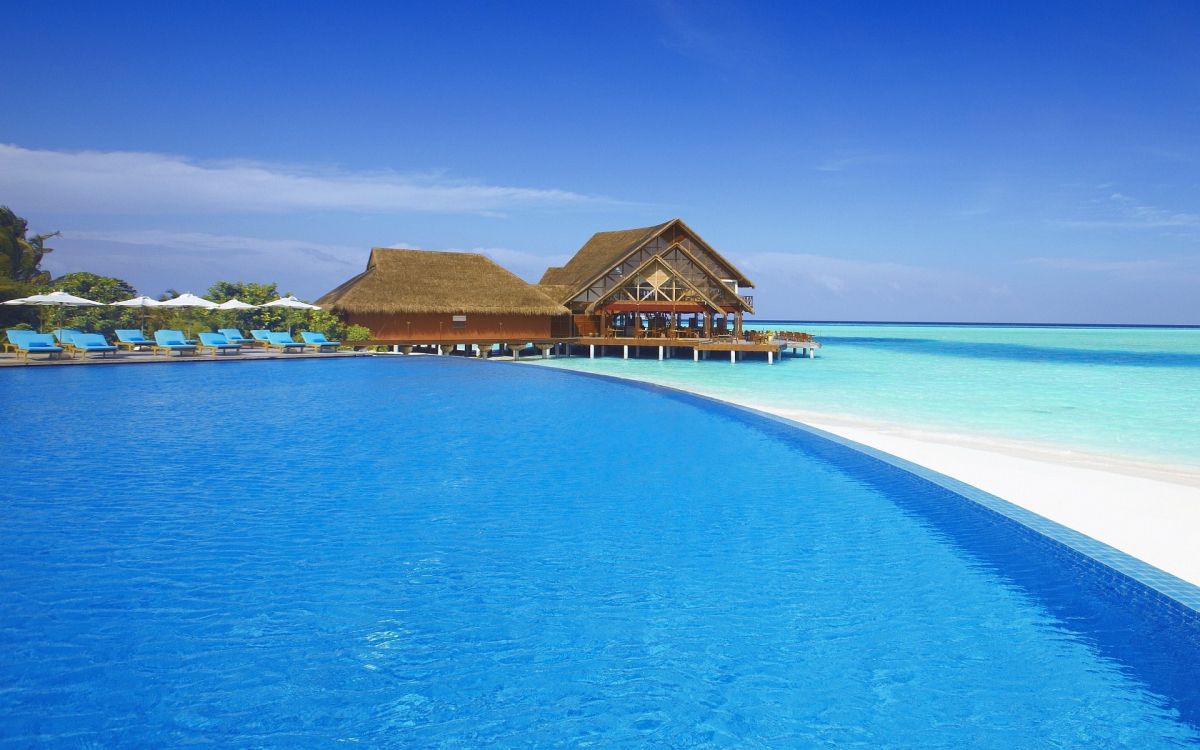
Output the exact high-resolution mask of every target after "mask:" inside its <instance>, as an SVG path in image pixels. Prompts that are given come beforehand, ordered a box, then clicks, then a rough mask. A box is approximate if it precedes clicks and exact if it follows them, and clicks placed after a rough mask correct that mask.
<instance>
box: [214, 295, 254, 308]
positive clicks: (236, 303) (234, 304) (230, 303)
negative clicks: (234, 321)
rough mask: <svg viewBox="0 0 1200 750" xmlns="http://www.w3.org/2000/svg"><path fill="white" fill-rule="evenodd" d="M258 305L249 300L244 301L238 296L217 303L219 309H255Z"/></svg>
mask: <svg viewBox="0 0 1200 750" xmlns="http://www.w3.org/2000/svg"><path fill="white" fill-rule="evenodd" d="M257 307H258V305H252V304H250V303H249V302H242V301H241V300H240V299H238V298H237V297H234V298H233V299H231V300H227V301H225V302H222V303H221V304H219V305H217V309H218V310H254V309H255V308H257Z"/></svg>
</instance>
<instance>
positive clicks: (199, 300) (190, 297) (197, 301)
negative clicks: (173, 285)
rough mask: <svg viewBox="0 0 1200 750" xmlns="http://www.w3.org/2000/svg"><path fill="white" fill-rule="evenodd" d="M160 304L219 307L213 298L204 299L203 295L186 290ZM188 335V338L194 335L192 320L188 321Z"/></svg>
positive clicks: (207, 308)
mask: <svg viewBox="0 0 1200 750" xmlns="http://www.w3.org/2000/svg"><path fill="white" fill-rule="evenodd" d="M158 306H159V307H198V308H200V309H202V310H215V309H217V303H216V302H213V301H212V300H207V299H204V298H203V297H197V296H196V295H194V294H192V293H191V292H185V293H183V294H181V295H179V296H178V297H175V298H174V299H169V300H164V301H163V302H160V303H159V305H158ZM187 335H188V338H191V336H192V324H191V321H190V320H189V321H188V330H187Z"/></svg>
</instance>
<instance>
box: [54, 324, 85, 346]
mask: <svg viewBox="0 0 1200 750" xmlns="http://www.w3.org/2000/svg"><path fill="white" fill-rule="evenodd" d="M53 333H54V340H55V341H57V342H58V345H59V346H61V347H63V348H64V349H74V348H75V341H74V338H75V334H77V333H83V331H81V330H79V329H78V328H55V329H54V331H53Z"/></svg>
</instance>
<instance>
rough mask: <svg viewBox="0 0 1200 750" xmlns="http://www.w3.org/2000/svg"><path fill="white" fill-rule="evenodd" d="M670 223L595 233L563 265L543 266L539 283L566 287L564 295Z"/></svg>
mask: <svg viewBox="0 0 1200 750" xmlns="http://www.w3.org/2000/svg"><path fill="white" fill-rule="evenodd" d="M672 221H673V220H672ZM670 223H671V222H670V221H666V222H663V223H662V224H659V225H657V226H653V227H642V228H640V229H618V230H617V231H615V232H596V233H595V234H593V235H592V238H591V239H590V240H588V241H587V242H586V243H584V245H583V247H581V248H579V252H577V253H575V257H573V258H571V260H569V261H567V264H566V265H565V266H561V267H555V268H547V269H546V273H544V274H542V280H541V282H540V284H541V285H543V286H562V287H568V288H569V289H570V292H568V296H570V295H572V294H574V293H575V292H576V291H577V290H578V289H579V288H580V287H581V286H583V285H584V284H586V283H588V282H589V281H591V280H592V279H594V278H596V277H597V276H599V275H600V274H602V273H604V272H605V271H607V270H608V269H609V268H612V267H613V266H615V265H616V264H617V261H619V260H621V258H624V257H625V256H626V255H628V254H629V253H631V252H632V251H633V250H634V248H636V247H637V246H638V245H641V244H642V243H643V242H646V241H647V240H649V239H651V238H652V237H654V235H656V234H658V232H659V231H661V230H662V229H663V228H665V227H666V226H667V225H668V224H670ZM555 299H559V298H557V297H556V298H555ZM563 299H565V298H563ZM560 301H562V300H560Z"/></svg>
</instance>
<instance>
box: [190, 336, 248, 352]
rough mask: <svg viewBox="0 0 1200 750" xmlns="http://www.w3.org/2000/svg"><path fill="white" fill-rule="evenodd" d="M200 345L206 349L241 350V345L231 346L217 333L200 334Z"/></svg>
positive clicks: (227, 340)
mask: <svg viewBox="0 0 1200 750" xmlns="http://www.w3.org/2000/svg"><path fill="white" fill-rule="evenodd" d="M200 343H201V344H203V345H204V347H205V348H206V349H241V348H242V346H241V344H231V343H229V339H227V338H225V337H224V336H222V335H221V334H219V333H202V334H200Z"/></svg>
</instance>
